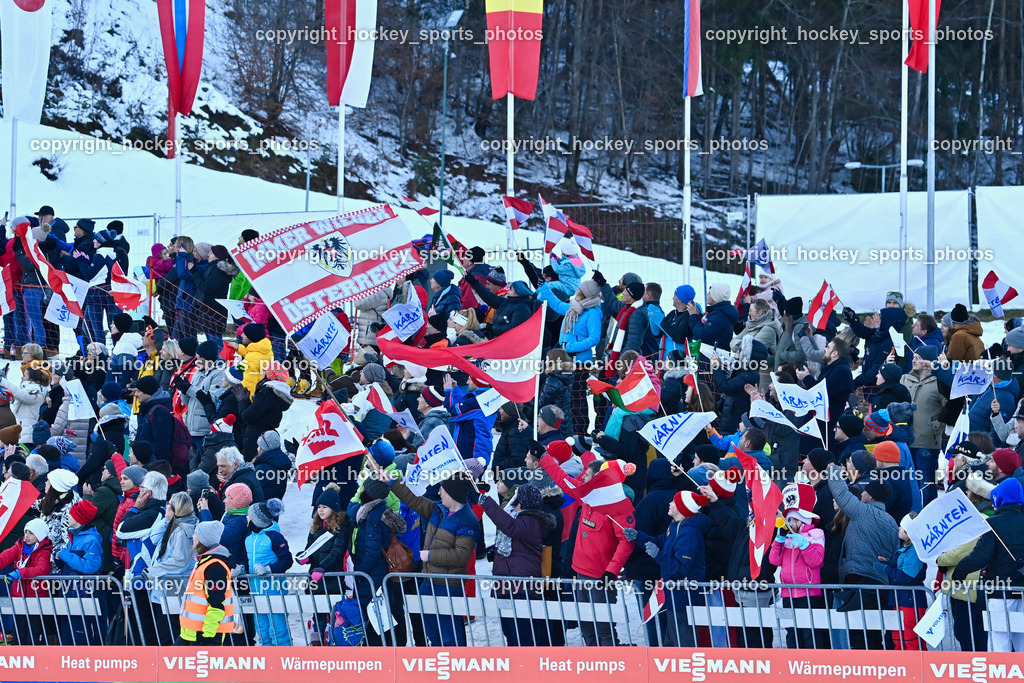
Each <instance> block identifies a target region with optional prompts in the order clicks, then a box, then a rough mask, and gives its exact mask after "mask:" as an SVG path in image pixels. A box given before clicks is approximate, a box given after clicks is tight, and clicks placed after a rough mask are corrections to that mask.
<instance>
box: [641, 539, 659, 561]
mask: <svg viewBox="0 0 1024 683" xmlns="http://www.w3.org/2000/svg"><path fill="white" fill-rule="evenodd" d="M644 550H645V551H647V554H648V555H650V556H651V558H652V559H653V558H655V557H657V556H658V546H657V544H655V543H654V542H653V541H647V543H646V544H645V545H644Z"/></svg>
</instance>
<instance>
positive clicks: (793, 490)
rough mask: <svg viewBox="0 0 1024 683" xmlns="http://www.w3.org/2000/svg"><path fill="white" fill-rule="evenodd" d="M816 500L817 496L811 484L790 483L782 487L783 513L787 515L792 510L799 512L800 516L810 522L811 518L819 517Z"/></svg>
mask: <svg viewBox="0 0 1024 683" xmlns="http://www.w3.org/2000/svg"><path fill="white" fill-rule="evenodd" d="M816 502H817V496H816V495H815V493H814V487H813V486H811V485H810V484H789V485H787V486H786V488H784V489H782V514H783V515H784V516H786V517H788V516H789V514H790V513H791V512H795V513H799V514H798V516H799V517H800V518H801V519H803V521H804V522H808V523H809V520H812V519H817V518H818V515H816V514H814V504H815V503H816Z"/></svg>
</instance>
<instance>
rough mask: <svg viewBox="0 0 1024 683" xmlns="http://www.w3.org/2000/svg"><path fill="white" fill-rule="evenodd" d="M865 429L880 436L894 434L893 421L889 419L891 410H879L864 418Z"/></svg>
mask: <svg viewBox="0 0 1024 683" xmlns="http://www.w3.org/2000/svg"><path fill="white" fill-rule="evenodd" d="M864 429H866V430H868V431H870V432H872V433H873V434H876V435H878V436H889V435H890V434H892V423H891V422H890V421H889V411H887V410H879V411H876V412H874V413H871V414H869V415H868V416H867V417H865V418H864ZM843 431H845V430H843Z"/></svg>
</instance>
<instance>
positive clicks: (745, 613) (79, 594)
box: [0, 572, 1024, 651]
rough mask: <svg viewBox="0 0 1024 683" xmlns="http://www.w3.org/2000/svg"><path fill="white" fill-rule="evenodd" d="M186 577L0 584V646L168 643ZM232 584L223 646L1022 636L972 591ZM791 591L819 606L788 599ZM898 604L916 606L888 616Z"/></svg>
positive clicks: (515, 582)
mask: <svg viewBox="0 0 1024 683" xmlns="http://www.w3.org/2000/svg"><path fill="white" fill-rule="evenodd" d="M187 579H188V577H187V576H184V575H182V576H173V577H163V578H160V579H149V580H141V579H136V580H134V581H133V582H131V583H129V584H127V585H123V584H122V583H121V582H120V581H118V580H117V579H115V578H113V577H110V576H62V575H50V576H41V577H36V578H34V579H22V580H21V581H20V583H18V587H17V589H16V590H14V591H13V592H19V591H20V592H22V593H23V594H27V596H26V595H22V596H11V595H10V593H11V592H12V589H13V588H14V582H10V581H7V582H0V637H2V638H3V639H4V642H6V643H8V644H17V645H148V646H151V645H171V644H173V642H174V640H175V638H176V637H178V635H179V625H178V614H179V613H180V611H181V605H182V597H181V596H182V593H183V589H184V586H185V582H186V581H187ZM232 581H233V586H234V593H235V613H236V614H237V615H238V616H239V619H238V622H239V623H238V626H237V628H236V631H235V633H233V634H231V635H230V636H229V637H228V638H227V642H228V643H230V644H233V645H278V646H287V645H321V644H323V645H330V644H347V645H359V644H366V645H390V646H393V647H404V646H409V645H414V646H427V645H429V646H434V647H451V646H462V645H468V646H502V645H512V646H515V645H519V646H538V647H559V646H577V645H635V646H662V647H691V646H699V647H739V648H744V647H746V648H751V647H756V648H772V647H776V648H778V647H784V648H814V649H837V650H839V649H917V647H919V646H920V645H922V644H923V643H919V642H918V641H917V636H916V635H915V634H914V633H913V630H912V629H913V626H914V624H916V623H917V621H918V620H919V619H920V618H921V614H922V613H923V611H924V609H925V608H926V607H927V606H929V605H930V604H931V603H932V601H933V600H936V599H938V600H941V601H942V606H943V608H944V610H945V612H946V614H947V617H949V616H951V617H952V618H951V619H947V622H946V627H945V637H944V639H943V641H942V642H941V643H940V645H939V646H938V647H937V648H934V649H939V650H946V651H952V650H958V649H959V650H963V651H985V650H989V649H990V647H989V645H992V644H995V645H996V646H997V647H999V645H1000V644H1001V643H1003V644H1007V643H1009V642H1010V641H1011V640H1012V638H1013V635H1014V634H1020V633H1024V611H1022V610H1021V608H1020V605H1019V604H1018V603H1015V602H1009V603H1008V602H1007V601H1005V600H1002V599H1000V598H998V597H995V598H993V596H986V595H985V594H984V593H981V594H980V595H978V597H977V601H976V602H973V603H968V601H967V600H956V599H952V598H951V597H950V596H949V595H948V594H939V595H933V594H932V592H931V591H929V590H928V589H926V588H925V587H924V586H914V587H910V586H880V585H835V584H825V585H811V584H781V583H773V584H768V583H758V584H733V585H727V586H721V585H718V584H715V583H710V582H701V583H698V582H686V583H685V585H681V586H671V585H669V586H666V588H667V590H666V592H665V603H664V607H662V608H661V610H660V611H658V613H657V614H656V615H655V617H654V618H652V619H650V620H648V622H646V623H644V621H643V615H644V608H645V607H646V606H647V604H648V600H649V598H650V594H651V591H652V590H653V588H654V586H653V585H642V584H640V583H639V582H632V581H616V582H614V583H613V584H612V586H611V587H610V588H607V587H606V586H605V585H604V584H603V583H600V582H598V581H596V580H589V579H545V578H536V577H496V576H471V575H466V574H461V575H456V574H430V575H426V574H388V575H387V576H386V577H384V580H383V585H377V584H375V582H374V581H373V580H372V579H371V577H370V576H368V575H367V574H364V573H362V572H343V573H331V574H325V575H324V576H323V578H322V579H321V580H320V581H318V582H312V581H311V579H310V577H309V575H308V574H304V573H292V574H267V575H264V576H252V575H242V576H235V577H232ZM793 590H795V591H806V590H813V591H820V593H821V595H815V596H812V597H810V598H807V597H803V596H802V597H799V598H791V597H790V595H791V593H790V591H793ZM783 591H785V592H786V593H787V595H786V596H783ZM1011 597H1012V596H1011ZM897 598H900V599H901V601H902V602H903V603H904V604H913V605H915V608H914V609H909V610H907V609H905V610H903V611H900V610H898V609H897V607H896V606H897ZM968 605H970V607H968ZM336 608H337V609H336ZM375 624H376V625H375Z"/></svg>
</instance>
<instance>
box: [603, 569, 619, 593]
mask: <svg viewBox="0 0 1024 683" xmlns="http://www.w3.org/2000/svg"><path fill="white" fill-rule="evenodd" d="M618 580H619V577H618V576H616V575H615V574H612V573H611V572H605V573H604V574H601V583H603V584H604V587H605V590H611V589H613V588H614V587H615V582H616V581H618Z"/></svg>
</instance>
